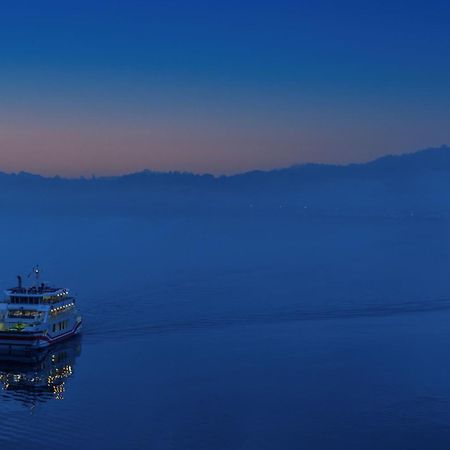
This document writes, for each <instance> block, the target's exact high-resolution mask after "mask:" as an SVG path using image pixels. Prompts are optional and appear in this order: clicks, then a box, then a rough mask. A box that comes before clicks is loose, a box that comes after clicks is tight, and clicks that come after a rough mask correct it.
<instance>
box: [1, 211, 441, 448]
mask: <svg viewBox="0 0 450 450" xmlns="http://www.w3.org/2000/svg"><path fill="white" fill-rule="evenodd" d="M29 225H30V224H23V225H20V226H18V227H15V228H14V229H13V230H12V229H10V228H9V225H8V224H7V223H4V224H0V226H1V227H2V229H3V230H4V233H3V235H2V237H1V238H0V243H1V245H2V248H3V250H4V252H5V253H8V254H11V255H12V257H11V258H10V260H9V261H8V262H5V261H3V262H2V263H1V270H2V271H1V275H2V276H4V279H2V280H1V281H2V284H3V286H4V287H7V286H8V281H9V279H8V278H7V277H9V276H10V278H11V280H12V282H14V277H15V275H16V273H20V272H21V271H22V272H23V271H25V270H26V269H28V267H23V264H24V261H23V256H22V257H21V256H20V255H18V254H17V252H14V251H13V250H14V246H16V245H17V242H20V245H21V249H22V250H23V249H26V250H27V252H28V253H29V254H30V260H31V263H30V264H31V265H33V264H34V263H35V262H39V263H40V264H41V265H42V266H43V267H44V268H45V269H46V278H48V279H49V281H53V280H57V281H60V282H62V283H63V284H64V285H67V286H69V287H73V288H74V290H75V292H76V294H77V295H78V297H79V306H80V309H81V310H82V311H83V313H84V316H85V330H84V334H83V336H82V337H81V339H76V340H73V341H68V342H67V343H64V344H61V345H60V346H58V347H55V348H53V349H51V351H49V352H48V353H45V354H43V355H42V357H41V360H39V361H35V362H34V363H33V364H28V365H26V366H18V365H17V364H6V363H5V362H2V363H1V365H0V373H1V383H2V385H3V387H4V389H3V390H2V392H1V403H0V413H1V418H2V419H1V422H0V445H1V448H2V449H8V450H9V449H15V450H20V449H24V450H25V449H26V450H28V449H30V448H33V447H36V446H39V447H40V448H41V447H42V448H46V449H60V448H66V449H72V448H73V449H75V448H76V449H79V448H84V449H91V448H92V449H124V448H127V449H146V448H148V449H266V448H267V449H341V448H342V449H346V450H348V449H358V450H359V449H361V448H365V449H399V448H402V449H421V450H422V449H425V448H426V449H445V448H448V446H449V445H450V426H449V423H450V281H449V280H450V277H449V276H448V273H449V269H450V268H449V263H448V261H449V256H450V241H449V239H448V238H447V237H446V236H447V234H448V229H449V227H448V225H449V224H448V223H445V221H425V220H424V221H419V220H412V219H411V220H398V219H397V220H393V219H361V218H359V219H348V218H347V219H333V220H330V219H328V220H325V219H296V220H287V219H285V218H280V219H267V220H265V221H262V222H261V221H259V220H258V221H257V220H251V219H246V220H242V219H240V220H238V219H236V220H230V221H228V222H226V223H224V222H223V220H220V221H219V220H217V221H215V220H214V219H210V220H202V221H200V220H198V221H195V220H188V219H177V220H170V221H169V220H165V221H163V220H161V221H149V220H147V221H146V220H137V219H133V220H131V219H108V220H107V219H101V220H100V219H99V220H98V221H91V220H89V221H88V220H83V219H80V218H78V219H70V220H69V219H67V223H65V222H64V221H63V223H62V224H61V223H59V224H58V225H56V224H55V223H54V222H53V221H51V220H37V221H36V222H35V223H33V224H31V225H32V226H33V229H34V231H35V232H36V233H37V235H38V236H41V238H40V239H36V238H35V236H34V237H33V236H29V234H28V233H27V229H28V226H29ZM26 262H27V263H28V261H26ZM24 374H25V375H26V376H33V374H34V376H39V377H41V378H42V380H47V382H44V383H43V386H42V387H41V388H39V389H38V388H36V389H33V390H24V389H17V387H18V386H19V385H20V378H19V375H22V376H24ZM30 374H31V375H30ZM15 388H16V389H15Z"/></svg>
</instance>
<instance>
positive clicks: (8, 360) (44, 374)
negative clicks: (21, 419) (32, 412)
mask: <svg viewBox="0 0 450 450" xmlns="http://www.w3.org/2000/svg"><path fill="white" fill-rule="evenodd" d="M80 354H81V337H78V336H77V337H74V338H72V339H69V340H67V341H65V342H62V343H60V344H56V345H53V346H51V347H49V348H46V349H42V350H34V351H19V350H10V351H6V350H3V351H2V352H1V353H0V382H1V385H2V397H3V399H5V400H15V401H17V402H19V403H21V404H23V405H24V406H26V407H27V408H30V409H33V408H34V407H35V406H36V404H37V403H42V402H46V401H49V400H63V399H64V394H65V391H66V389H67V385H68V384H70V378H71V377H72V376H73V373H74V366H75V363H76V360H77V358H78V357H79V356H80Z"/></svg>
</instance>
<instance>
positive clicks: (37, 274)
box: [28, 264, 41, 285]
mask: <svg viewBox="0 0 450 450" xmlns="http://www.w3.org/2000/svg"><path fill="white" fill-rule="evenodd" d="M32 274H34V276H35V277H36V285H38V284H39V277H40V275H41V269H40V268H39V264H38V265H36V266H34V267H33V270H32V271H31V273H29V274H28V278H30V277H31V275H32Z"/></svg>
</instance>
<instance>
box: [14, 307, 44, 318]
mask: <svg viewBox="0 0 450 450" xmlns="http://www.w3.org/2000/svg"><path fill="white" fill-rule="evenodd" d="M38 314H39V311H32V310H29V309H12V310H10V311H9V312H8V317H9V318H10V319H34V318H36V317H37V315H38Z"/></svg>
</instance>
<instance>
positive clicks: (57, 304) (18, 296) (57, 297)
mask: <svg viewBox="0 0 450 450" xmlns="http://www.w3.org/2000/svg"><path fill="white" fill-rule="evenodd" d="M32 274H34V278H35V280H34V283H33V284H32V285H31V286H25V285H24V283H23V282H22V277H21V276H20V275H19V276H18V277H17V281H18V282H17V286H16V287H12V288H10V289H7V290H6V291H5V297H4V299H3V300H2V301H0V351H2V350H5V349H6V350H8V349H14V350H17V349H24V350H29V349H39V348H43V347H47V346H49V345H51V344H54V343H57V342H61V341H63V340H65V339H68V338H70V337H72V336H74V335H76V334H79V333H80V332H81V327H82V317H81V316H80V315H79V314H78V311H77V309H76V299H75V298H74V297H73V296H71V295H70V293H69V290H68V289H66V288H60V287H52V286H50V285H48V284H46V283H42V282H40V269H39V266H36V267H35V268H33V272H32ZM29 277H30V276H29Z"/></svg>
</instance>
